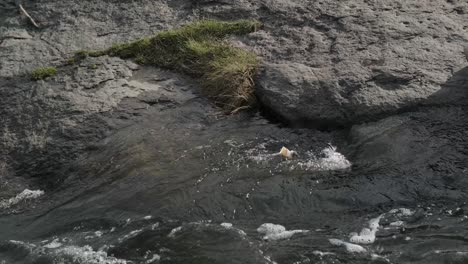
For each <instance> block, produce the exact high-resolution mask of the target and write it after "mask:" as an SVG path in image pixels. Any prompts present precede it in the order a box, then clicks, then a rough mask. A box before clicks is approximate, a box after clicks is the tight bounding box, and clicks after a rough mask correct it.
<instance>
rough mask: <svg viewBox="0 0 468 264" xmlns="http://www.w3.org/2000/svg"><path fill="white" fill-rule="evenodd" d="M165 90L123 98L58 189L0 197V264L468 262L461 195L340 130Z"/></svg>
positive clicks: (467, 226)
mask: <svg viewBox="0 0 468 264" xmlns="http://www.w3.org/2000/svg"><path fill="white" fill-rule="evenodd" d="M149 71H150V70H149ZM143 75H149V74H143ZM143 79H144V78H143V77H141V76H140V77H138V75H137V77H136V79H135V81H136V82H140V83H141V84H142V85H150V83H149V81H147V80H143ZM169 94H170V96H173V97H177V98H176V99H177V100H175V102H176V103H174V101H170V100H168V101H164V100H160V101H159V103H157V104H154V105H149V106H148V105H142V104H141V103H140V102H137V101H136V100H134V99H126V100H124V101H123V102H122V103H121V106H120V107H121V108H126V109H133V110H134V111H135V112H138V114H136V116H137V117H136V118H135V119H134V121H132V122H128V123H126V125H123V126H121V128H120V129H118V130H115V131H113V132H112V133H110V134H109V135H107V136H106V137H105V138H103V139H102V140H100V141H99V142H97V143H96V144H95V145H94V146H93V148H90V150H89V151H88V152H87V153H86V154H84V155H82V156H80V158H79V159H77V160H76V161H74V162H73V163H72V164H67V165H66V166H65V165H64V168H61V169H60V171H59V172H56V173H58V174H61V175H62V176H63V178H65V179H66V180H64V181H63V183H61V184H60V185H59V186H55V187H53V188H48V189H43V190H42V189H41V190H39V189H34V190H29V191H28V190H26V191H24V192H22V193H19V194H18V196H16V197H11V198H10V199H5V200H2V201H0V212H1V213H2V215H1V217H0V263H5V264H7V263H37V264H39V263H220V264H221V263H239V264H240V263H242V264H246V263H291V264H292V263H297V264H300V263H304V264H305V263H468V236H467V231H468V217H467V216H466V213H465V212H466V211H467V210H468V207H467V206H466V204H465V202H464V201H463V200H454V199H450V200H449V199H447V200H443V199H440V200H430V199H426V198H425V196H423V195H421V194H420V193H419V192H422V191H427V192H430V193H433V194H434V193H437V192H441V193H442V192H443V193H445V192H448V191H447V190H445V189H443V188H442V187H440V185H438V183H437V182H430V181H424V180H422V179H423V177H422V176H418V175H415V176H414V177H410V176H408V175H410V174H411V171H410V170H405V168H395V167H389V164H385V163H373V162H371V161H369V162H368V161H366V160H364V161H363V160H353V157H356V155H355V151H356V150H355V149H354V148H355V146H353V145H349V144H347V133H348V131H344V130H343V131H341V130H338V131H335V132H327V131H318V130H314V129H294V128H288V127H284V126H282V125H280V124H277V123H274V122H270V121H269V120H267V119H265V118H264V117H262V116H261V115H260V114H239V115H233V116H225V115H222V114H220V113H219V110H218V109H216V108H215V107H213V106H212V105H211V104H210V103H209V102H208V101H207V100H206V99H204V98H201V97H199V96H197V95H196V94H194V93H193V92H192V91H190V90H185V91H176V92H174V93H172V95H171V93H169ZM118 119H119V118H118V115H108V116H104V117H103V120H106V121H107V122H117V121H116V120H118ZM282 146H286V147H288V148H290V149H293V150H295V151H297V152H298V154H299V156H298V157H297V158H295V159H293V160H286V159H283V158H282V157H281V156H279V155H278V154H277V153H278V152H279V150H280V149H281V147H282ZM369 155H370V156H372V153H370V154H369ZM413 165H414V166H420V165H421V164H417V163H415V164H413ZM414 186H418V188H415V187H414ZM388 192H392V193H396V194H395V195H394V196H393V197H392V199H388V197H386V195H385V193H388ZM441 196H442V195H441ZM395 197H396V198H395Z"/></svg>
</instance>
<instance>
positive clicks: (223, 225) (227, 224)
mask: <svg viewBox="0 0 468 264" xmlns="http://www.w3.org/2000/svg"><path fill="white" fill-rule="evenodd" d="M221 226H222V227H224V228H227V229H230V228H232V224H231V223H221Z"/></svg>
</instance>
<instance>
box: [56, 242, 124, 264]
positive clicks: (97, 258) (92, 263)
mask: <svg viewBox="0 0 468 264" xmlns="http://www.w3.org/2000/svg"><path fill="white" fill-rule="evenodd" d="M56 254H57V255H59V256H68V257H71V258H72V259H73V263H86V264H102V263H105V264H126V263H127V261H126V260H123V259H117V258H115V257H110V256H107V253H106V252H104V251H100V250H98V251H94V250H93V248H91V247H90V246H84V247H78V246H69V247H65V248H62V249H59V250H57V251H56Z"/></svg>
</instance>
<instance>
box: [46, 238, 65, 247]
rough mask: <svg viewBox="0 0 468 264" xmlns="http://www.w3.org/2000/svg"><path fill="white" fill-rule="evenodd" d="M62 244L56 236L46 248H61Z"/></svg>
mask: <svg viewBox="0 0 468 264" xmlns="http://www.w3.org/2000/svg"><path fill="white" fill-rule="evenodd" d="M61 246H62V243H60V242H59V239H58V238H56V239H54V240H53V241H52V242H50V243H48V244H46V245H44V247H45V248H49V249H52V248H59V247H61Z"/></svg>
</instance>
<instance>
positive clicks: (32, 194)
mask: <svg viewBox="0 0 468 264" xmlns="http://www.w3.org/2000/svg"><path fill="white" fill-rule="evenodd" d="M42 195H44V191H42V190H35V191H32V190H29V189H25V190H24V191H22V192H21V193H19V194H18V195H16V196H15V197H12V198H10V199H8V200H2V201H0V209H7V208H10V207H11V206H13V205H16V204H18V203H20V202H22V201H25V200H31V199H36V198H38V197H40V196H42Z"/></svg>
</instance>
